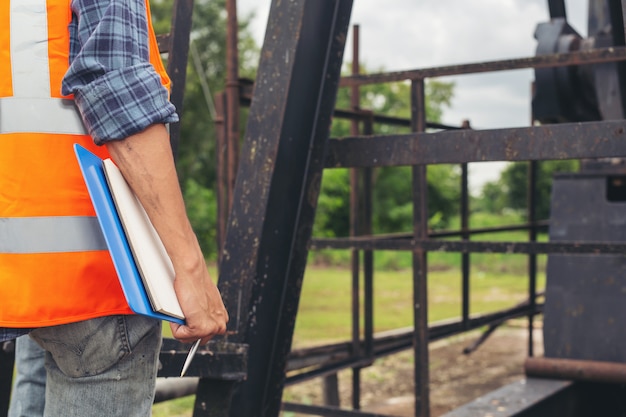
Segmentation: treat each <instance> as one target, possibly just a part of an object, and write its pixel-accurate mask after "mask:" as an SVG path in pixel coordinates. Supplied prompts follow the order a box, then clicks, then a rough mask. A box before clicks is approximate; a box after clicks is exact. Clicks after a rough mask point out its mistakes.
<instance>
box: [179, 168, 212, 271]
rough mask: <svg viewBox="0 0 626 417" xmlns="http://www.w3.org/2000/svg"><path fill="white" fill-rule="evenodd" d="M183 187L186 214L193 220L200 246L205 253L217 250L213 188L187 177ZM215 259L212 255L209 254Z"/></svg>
mask: <svg viewBox="0 0 626 417" xmlns="http://www.w3.org/2000/svg"><path fill="white" fill-rule="evenodd" d="M183 189H184V192H185V194H184V198H185V204H186V207H187V215H188V216H189V219H190V220H191V221H192V222H193V228H194V231H195V233H196V235H197V236H198V241H199V242H200V247H201V248H202V252H203V253H205V254H215V253H216V252H217V232H216V227H215V219H216V218H217V199H216V196H215V193H214V192H213V190H210V189H208V188H206V187H203V186H201V185H200V184H198V183H197V182H196V181H195V180H194V179H193V178H188V179H187V181H186V183H185V187H183ZM211 258H212V259H215V257H214V256H211Z"/></svg>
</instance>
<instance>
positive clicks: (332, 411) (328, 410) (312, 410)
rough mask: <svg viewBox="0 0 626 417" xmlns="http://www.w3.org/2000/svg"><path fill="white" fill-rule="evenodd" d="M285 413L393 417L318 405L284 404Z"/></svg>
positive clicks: (329, 416) (346, 416) (334, 416)
mask: <svg viewBox="0 0 626 417" xmlns="http://www.w3.org/2000/svg"><path fill="white" fill-rule="evenodd" d="M282 408H283V410H284V411H292V412H294V413H302V414H309V415H314V416H328V417H391V416H389V414H374V413H366V412H364V411H356V410H344V409H341V408H337V407H323V406H318V405H305V404H294V403H284V404H283V407H282Z"/></svg>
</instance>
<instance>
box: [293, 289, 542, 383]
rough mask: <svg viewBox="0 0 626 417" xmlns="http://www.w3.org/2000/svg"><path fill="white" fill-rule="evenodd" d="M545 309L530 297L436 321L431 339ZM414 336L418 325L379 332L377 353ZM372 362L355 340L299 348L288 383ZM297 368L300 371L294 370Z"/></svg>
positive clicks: (396, 348)
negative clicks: (356, 347) (490, 310)
mask: <svg viewBox="0 0 626 417" xmlns="http://www.w3.org/2000/svg"><path fill="white" fill-rule="evenodd" d="M531 308H532V309H531ZM542 309H543V305H542V304H536V305H535V306H534V307H530V306H529V303H528V301H526V302H525V303H521V304H518V305H516V306H513V307H511V308H507V309H503V310H501V311H498V312H494V313H485V314H477V315H473V316H471V317H470V318H468V320H467V321H466V322H464V321H462V320H449V321H443V322H438V323H434V324H432V325H431V326H430V327H429V331H428V342H434V341H437V340H441V339H445V338H448V337H450V336H453V335H455V334H458V333H460V332H464V331H469V330H475V329H479V328H481V327H484V326H490V325H493V324H497V323H502V322H505V321H507V320H511V319H514V318H519V317H525V316H528V315H530V314H532V315H537V314H540V313H541V312H542ZM413 339H414V329H413V328H412V327H411V328H405V329H395V330H391V331H386V332H382V333H379V334H376V335H375V337H374V338H373V347H372V349H373V356H374V357H376V358H381V357H384V356H388V355H392V354H394V353H398V352H401V351H403V350H406V349H409V348H411V347H412V346H413ZM361 343H362V346H361V349H365V348H366V346H367V341H364V342H361ZM368 363H371V360H370V359H369V358H365V359H363V358H359V357H358V356H356V355H354V350H353V345H352V342H351V341H346V342H342V343H335V344H331V345H325V346H317V347H313V348H306V349H299V350H296V351H293V352H291V353H290V354H289V358H288V362H287V368H286V369H287V371H288V372H290V373H292V374H291V375H290V376H289V377H288V378H287V381H286V384H287V385H293V384H297V383H300V382H303V381H307V380H310V379H313V378H318V377H320V376H324V375H329V374H332V373H335V372H338V371H340V370H342V369H346V368H349V367H351V366H364V365H366V364H368ZM293 371H300V372H297V373H294V372H293Z"/></svg>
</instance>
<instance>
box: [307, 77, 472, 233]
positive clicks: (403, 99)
mask: <svg viewBox="0 0 626 417" xmlns="http://www.w3.org/2000/svg"><path fill="white" fill-rule="evenodd" d="M380 71H382V69H381V70H380ZM361 72H363V73H365V72H367V71H366V69H365V68H363V70H362V71H361ZM453 90H454V84H453V83H445V82H440V81H437V80H431V81H429V82H427V83H426V104H427V107H426V114H427V120H428V121H430V122H439V121H440V120H441V115H442V113H443V108H444V107H446V106H449V105H450V103H451V100H452V96H453ZM410 97H411V94H410V84H408V83H388V84H375V85H367V86H363V87H362V88H361V90H360V108H361V109H368V110H371V111H374V112H376V113H379V114H385V115H388V116H395V117H401V118H409V116H410V108H411V103H410ZM336 107H337V108H340V109H349V108H351V106H350V89H348V88H342V89H340V90H339V92H338V95H337V104H336ZM361 129H362V126H361ZM409 131H410V130H409V129H408V128H407V127H406V126H390V125H375V126H374V132H373V133H375V134H394V133H408V132H409ZM350 133H351V122H350V121H349V120H343V119H337V118H336V119H334V120H333V124H332V127H331V135H332V136H333V137H344V136H348V135H350ZM373 181H374V189H373V202H374V203H373V205H374V207H373V211H374V212H373V228H374V232H375V233H392V232H402V231H405V232H406V231H411V230H413V196H412V189H413V187H412V171H411V168H410V167H385V168H380V169H375V170H374V171H373ZM428 192H429V196H428V209H429V213H430V214H429V215H430V225H431V227H433V228H441V227H445V226H446V224H447V222H448V221H449V219H450V218H451V217H452V216H454V215H455V214H457V213H458V209H459V199H460V172H459V170H458V168H457V167H456V166H451V165H437V166H430V167H428ZM349 201H350V187H349V171H348V170H345V169H332V170H325V171H324V176H323V181H322V190H321V194H320V198H319V202H318V208H317V215H316V223H315V227H314V235H315V236H319V237H321V236H324V237H332V236H348V234H349V219H350V216H349V212H350V203H349Z"/></svg>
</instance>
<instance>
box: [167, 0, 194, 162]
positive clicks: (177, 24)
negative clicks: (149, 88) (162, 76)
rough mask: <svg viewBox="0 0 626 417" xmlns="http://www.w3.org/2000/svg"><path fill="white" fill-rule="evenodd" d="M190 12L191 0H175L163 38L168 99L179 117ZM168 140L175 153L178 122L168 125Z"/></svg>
mask: <svg viewBox="0 0 626 417" xmlns="http://www.w3.org/2000/svg"><path fill="white" fill-rule="evenodd" d="M192 13H193V0H176V2H175V4H174V8H173V13H172V27H171V29H170V34H169V36H168V37H167V38H165V39H164V40H167V41H168V46H167V51H168V60H167V74H168V75H169V77H170V79H171V80H172V92H171V95H170V101H171V102H172V104H173V105H174V106H175V107H176V111H177V112H178V115H179V116H180V117H182V113H183V97H184V95H185V80H186V78H187V57H188V55H189V37H190V34H191V17H192ZM170 141H171V145H172V152H173V153H174V155H176V154H177V152H178V143H179V141H180V123H172V124H171V125H170Z"/></svg>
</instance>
